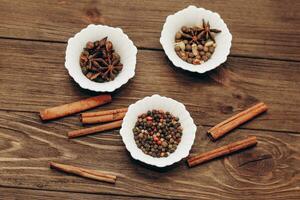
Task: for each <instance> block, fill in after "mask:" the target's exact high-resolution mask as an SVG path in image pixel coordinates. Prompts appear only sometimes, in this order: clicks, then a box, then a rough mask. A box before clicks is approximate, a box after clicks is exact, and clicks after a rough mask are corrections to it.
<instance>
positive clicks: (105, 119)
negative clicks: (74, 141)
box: [80, 112, 126, 124]
mask: <svg viewBox="0 0 300 200" xmlns="http://www.w3.org/2000/svg"><path fill="white" fill-rule="evenodd" d="M125 114H126V112H121V113H113V114H109V115H102V116H95V117H81V118H80V121H81V123H82V124H96V123H103V122H111V121H116V120H120V119H123V118H124V117H125Z"/></svg>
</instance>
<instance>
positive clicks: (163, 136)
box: [120, 95, 197, 167]
mask: <svg viewBox="0 0 300 200" xmlns="http://www.w3.org/2000/svg"><path fill="white" fill-rule="evenodd" d="M196 129H197V128H196V125H195V124H194V121H193V119H192V117H191V116H190V114H189V112H188V111H187V110H186V108H185V106H184V105H183V104H182V103H180V102H178V101H175V100H173V99H171V98H167V97H163V96H159V95H153V96H151V97H145V98H143V99H141V100H139V101H137V102H136V103H134V104H132V105H130V106H129V108H128V111H127V113H126V115H125V117H124V119H123V123H122V128H121V130H120V134H121V136H122V140H123V142H124V144H125V146H126V148H127V150H128V151H129V152H130V154H131V156H132V157H133V158H134V159H136V160H139V161H141V162H143V163H146V164H149V165H152V166H156V167H166V166H169V165H172V164H174V163H176V162H178V161H180V160H181V159H183V158H185V157H187V156H188V155H189V151H190V149H191V147H192V145H193V143H194V139H195V135H196Z"/></svg>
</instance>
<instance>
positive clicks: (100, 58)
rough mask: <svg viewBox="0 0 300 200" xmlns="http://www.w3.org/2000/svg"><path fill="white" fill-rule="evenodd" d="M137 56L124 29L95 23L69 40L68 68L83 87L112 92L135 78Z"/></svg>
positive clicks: (67, 50)
mask: <svg viewBox="0 0 300 200" xmlns="http://www.w3.org/2000/svg"><path fill="white" fill-rule="evenodd" d="M136 54H137V48H136V47H135V45H134V44H133V42H132V41H131V40H130V39H129V38H128V36H127V35H126V34H125V33H123V31H122V29H120V28H114V27H109V26H105V25H94V24H91V25H89V26H88V27H86V28H84V29H82V30H81V31H80V32H79V33H77V34H76V35H75V36H74V37H72V38H70V39H69V40H68V45H67V49H66V59H65V67H66V68H67V70H68V72H69V74H70V76H71V77H72V78H73V79H74V80H75V82H77V83H78V84H79V85H80V87H82V88H84V89H89V90H92V91H96V92H112V91H114V90H116V89H118V88H120V87H121V86H122V85H124V84H126V83H127V82H128V81H129V79H131V78H132V77H133V76H134V75H135V66H136Z"/></svg>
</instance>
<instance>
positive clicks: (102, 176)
mask: <svg viewBox="0 0 300 200" xmlns="http://www.w3.org/2000/svg"><path fill="white" fill-rule="evenodd" d="M50 168H54V169H57V170H60V171H64V172H67V173H70V174H76V175H78V176H82V177H86V178H90V179H94V180H97V181H103V182H108V183H116V180H117V177H116V176H114V175H110V174H106V173H104V172H100V171H97V170H90V169H84V168H81V167H74V166H71V165H65V164H59V163H54V162H50Z"/></svg>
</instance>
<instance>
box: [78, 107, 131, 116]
mask: <svg viewBox="0 0 300 200" xmlns="http://www.w3.org/2000/svg"><path fill="white" fill-rule="evenodd" d="M127 110H128V108H119V109H114V110H104V111H98V112H88V113H81V114H80V117H81V118H84V117H96V116H103V115H110V114H117V113H124V112H125V113H126V112H127Z"/></svg>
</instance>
